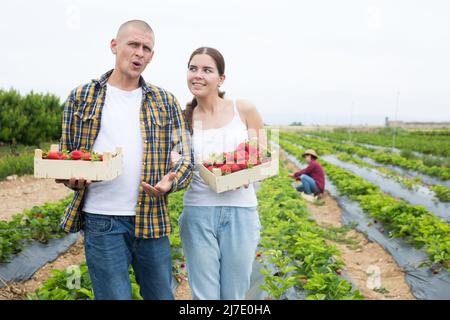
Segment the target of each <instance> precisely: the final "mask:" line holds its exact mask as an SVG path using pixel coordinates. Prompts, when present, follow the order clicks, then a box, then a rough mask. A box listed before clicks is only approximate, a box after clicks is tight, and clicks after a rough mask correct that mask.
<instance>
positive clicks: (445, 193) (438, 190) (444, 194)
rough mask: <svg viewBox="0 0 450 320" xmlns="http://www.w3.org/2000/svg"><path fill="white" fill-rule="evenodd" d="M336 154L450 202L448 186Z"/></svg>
mask: <svg viewBox="0 0 450 320" xmlns="http://www.w3.org/2000/svg"><path fill="white" fill-rule="evenodd" d="M285 138H286V140H287V141H290V142H296V140H297V139H295V137H294V138H292V137H289V136H286V137H285ZM327 150H328V149H327ZM321 151H324V149H323V148H322V149H321ZM335 152H336V157H337V158H338V159H339V160H341V161H344V162H349V163H353V164H356V165H358V166H359V167H364V168H370V169H374V170H376V171H378V172H379V173H380V174H381V175H383V176H384V177H386V178H390V179H392V180H394V181H396V182H398V183H399V184H400V185H402V186H404V187H405V188H407V189H409V190H417V187H418V186H423V187H426V188H429V189H430V190H431V191H433V192H434V196H435V198H436V199H438V200H439V201H441V202H450V188H448V187H446V186H441V185H427V184H425V183H423V182H422V180H421V179H420V178H418V177H416V178H408V177H405V176H403V175H401V174H399V173H397V172H395V171H393V170H390V169H387V168H384V167H378V166H374V165H372V164H370V163H368V162H366V161H364V160H361V159H360V158H358V157H354V156H352V155H350V154H348V153H339V152H337V151H335Z"/></svg>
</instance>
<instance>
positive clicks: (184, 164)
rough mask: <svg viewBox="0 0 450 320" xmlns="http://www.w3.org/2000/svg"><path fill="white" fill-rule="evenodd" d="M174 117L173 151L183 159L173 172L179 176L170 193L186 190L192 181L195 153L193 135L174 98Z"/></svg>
mask: <svg viewBox="0 0 450 320" xmlns="http://www.w3.org/2000/svg"><path fill="white" fill-rule="evenodd" d="M172 117H173V129H172V150H174V151H175V152H177V153H179V154H180V155H181V159H180V160H179V161H178V162H177V164H176V165H175V166H174V167H173V168H172V170H171V171H173V172H175V173H176V175H177V176H176V178H175V180H174V182H173V185H172V189H171V190H170V192H175V191H178V190H182V189H184V188H186V187H187V186H188V185H189V183H190V182H191V180H192V175H193V168H194V153H193V150H192V144H191V135H190V133H189V131H188V130H187V122H186V118H185V116H184V113H183V111H182V110H181V107H180V104H179V103H178V101H177V99H176V98H175V97H173V104H172Z"/></svg>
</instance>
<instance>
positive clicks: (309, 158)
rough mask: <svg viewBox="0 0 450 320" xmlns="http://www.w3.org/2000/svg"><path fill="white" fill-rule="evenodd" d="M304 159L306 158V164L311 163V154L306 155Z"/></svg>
mask: <svg viewBox="0 0 450 320" xmlns="http://www.w3.org/2000/svg"><path fill="white" fill-rule="evenodd" d="M303 158H305V161H306V163H310V162H311V160H312V157H311V156H310V155H309V154H305V156H304V157H303Z"/></svg>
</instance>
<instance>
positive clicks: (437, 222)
mask: <svg viewBox="0 0 450 320" xmlns="http://www.w3.org/2000/svg"><path fill="white" fill-rule="evenodd" d="M280 146H281V147H282V148H283V149H284V150H286V151H287V152H288V153H289V154H291V155H293V156H295V157H296V158H297V159H299V160H301V159H302V153H303V151H304V150H303V149H301V148H299V147H298V146H295V145H294V144H292V143H290V142H288V141H287V140H284V139H282V140H280ZM308 148H317V146H316V145H314V144H308ZM320 163H321V165H322V166H323V167H324V169H325V171H326V175H327V177H328V178H329V179H330V180H331V181H333V183H334V184H335V185H336V187H337V189H338V191H339V193H340V194H341V195H344V196H347V197H349V198H350V199H352V200H354V201H356V202H358V203H359V205H360V207H361V208H362V209H363V211H364V212H366V213H367V214H368V215H369V216H370V217H372V218H373V219H374V221H376V222H378V221H380V222H382V223H383V225H384V227H385V229H386V230H389V236H390V237H393V238H403V239H404V240H405V241H406V242H408V243H410V244H412V245H414V246H415V247H417V248H422V249H424V250H425V252H426V253H427V254H428V256H429V261H427V262H426V264H428V265H431V266H432V270H433V271H434V272H438V271H439V270H440V269H441V268H446V269H447V270H448V271H450V225H449V224H448V223H446V222H445V221H444V220H443V219H440V218H438V217H436V216H435V215H433V214H432V213H431V212H429V211H427V210H426V209H425V208H423V207H421V206H413V205H410V204H409V203H407V202H405V201H403V200H399V199H395V198H393V197H391V196H389V195H386V194H384V193H383V192H382V191H381V190H380V189H379V188H378V187H377V186H375V185H373V184H371V183H369V182H367V181H366V180H364V179H362V178H360V177H359V176H357V175H354V174H352V173H350V172H349V171H347V170H344V169H341V168H339V167H337V166H334V165H332V164H329V163H327V162H326V161H322V160H320Z"/></svg>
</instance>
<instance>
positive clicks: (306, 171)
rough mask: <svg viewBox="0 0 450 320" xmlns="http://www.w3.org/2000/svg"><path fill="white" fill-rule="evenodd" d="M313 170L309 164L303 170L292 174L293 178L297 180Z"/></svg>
mask: <svg viewBox="0 0 450 320" xmlns="http://www.w3.org/2000/svg"><path fill="white" fill-rule="evenodd" d="M313 168H314V166H313V164H310V165H309V166H307V167H306V168H305V169H303V170H300V171H297V172H296V173H294V177H295V178H296V179H299V178H300V176H301V175H302V174H310V173H311V172H312V171H313Z"/></svg>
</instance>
